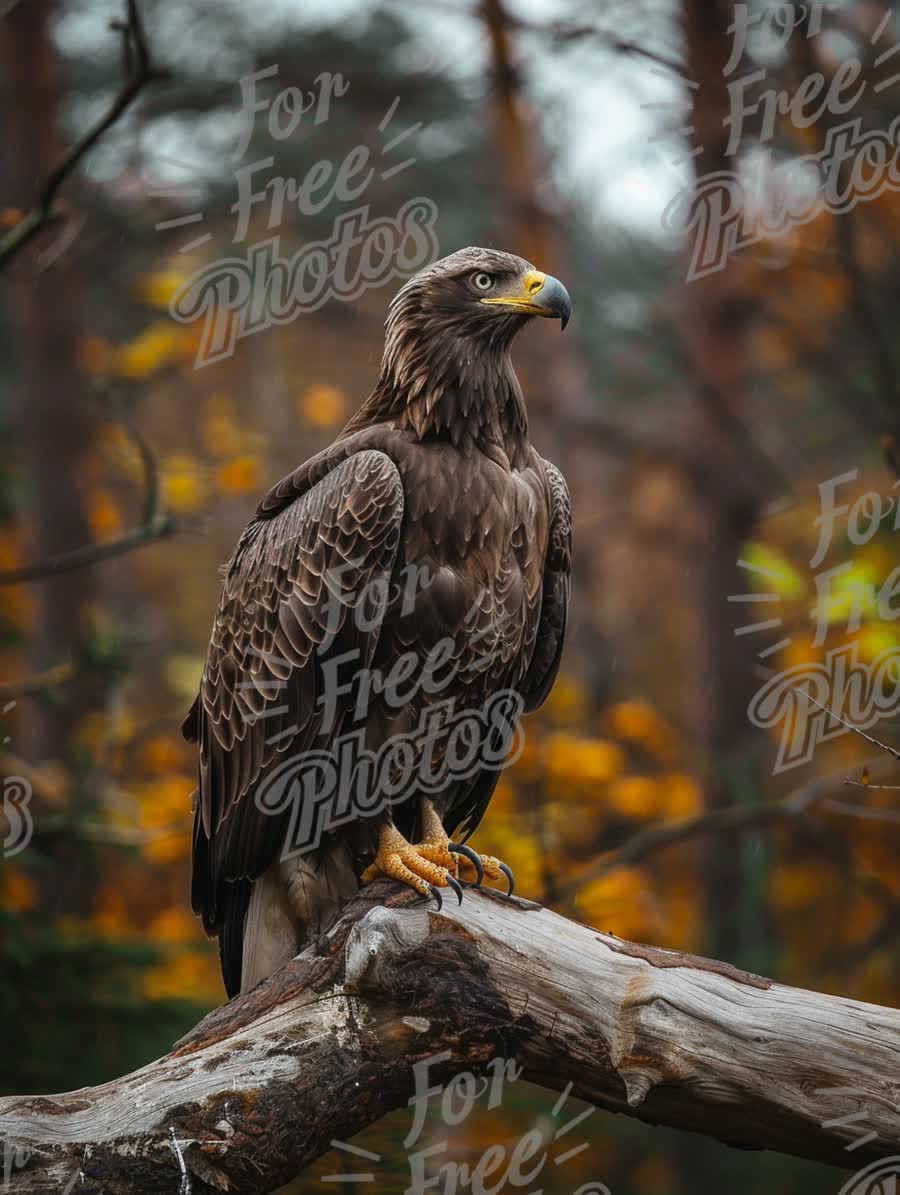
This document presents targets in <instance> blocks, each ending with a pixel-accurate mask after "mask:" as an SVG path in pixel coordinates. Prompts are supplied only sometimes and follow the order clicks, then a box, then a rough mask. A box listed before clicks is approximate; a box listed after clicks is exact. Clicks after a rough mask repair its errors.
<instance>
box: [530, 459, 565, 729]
mask: <svg viewBox="0 0 900 1195" xmlns="http://www.w3.org/2000/svg"><path fill="white" fill-rule="evenodd" d="M544 471H545V474H546V478H547V485H548V488H549V491H550V529H549V536H548V543H547V558H546V561H545V563H544V580H543V585H542V589H541V618H540V622H539V624H538V630H537V638H536V640H535V645H534V651H533V653H532V656H531V661H530V663H529V665H528V671H527V673H526V674H525V680H524V682H523V683H522V698H523V700H524V702H525V710H526V712H529V713H530V712H531V710H536V709H537V708H538V707H539V706H540V705H543V703H544V701H545V700H546V698H547V694H548V693H549V692H550V690H551V689H552V688H553V682H554V681H555V680H556V674H557V672H558V671H559V661H560V659H561V658H562V649H563V642H564V641H565V637H566V619H567V617H568V612H569V588H570V578H571V574H572V507H571V504H570V502H569V487H568V486H567V485H566V479H565V478H564V477H563V475H562V473H560V471H559V469H557V467H556V465H552V464H550V462H549V461H544Z"/></svg>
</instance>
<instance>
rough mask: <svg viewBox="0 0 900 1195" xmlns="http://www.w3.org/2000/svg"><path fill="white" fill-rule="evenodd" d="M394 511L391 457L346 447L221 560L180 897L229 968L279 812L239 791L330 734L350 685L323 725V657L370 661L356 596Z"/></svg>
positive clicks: (366, 620) (369, 641) (383, 551)
mask: <svg viewBox="0 0 900 1195" xmlns="http://www.w3.org/2000/svg"><path fill="white" fill-rule="evenodd" d="M402 519H403V488H402V484H401V481H400V475H399V473H398V471H397V467H396V465H395V464H394V463H393V461H392V460H391V459H390V458H389V457H388V456H386V455H385V454H384V453H382V452H377V451H371V450H370V451H364V452H358V453H356V454H355V455H353V456H351V457H349V459H347V460H345V461H344V462H343V463H342V464H339V465H337V466H336V467H335V468H334V469H333V470H332V471H331V472H330V473H328V474H327V475H326V476H325V477H324V479H322V480H321V481H319V482H318V483H317V484H316V485H314V486H312V488H311V489H309V490H308V491H307V492H306V493H305V494H303V495H302V496H300V497H296V498H294V499H293V500H292V499H291V497H290V493H289V491H288V492H287V493H286V494H285V495H284V496H283V499H282V500H281V501H280V502H279V503H278V504H277V505H275V507H274V509H273V508H272V507H271V505H267V503H266V502H264V503H263V505H262V506H261V507H260V511H259V512H258V514H257V516H256V518H255V519H254V520H253V521H252V522H251V523H250V524H249V525H248V527H247V529H246V530H245V532H244V534H243V535H242V537H241V540H240V542H239V544H238V547H237V549H236V551H235V554H234V556H233V557H232V559H231V562H230V564H229V566H228V569H227V573H226V577H225V583H224V586H223V590H222V595H221V598H220V601H219V606H218V610H217V613H216V618H215V622H214V625H213V632H212V638H211V641H210V645H209V651H208V654H207V659H206V666H205V668H204V670H203V676H202V679H201V682H200V693H199V695H198V698H197V700H196V702H195V703H194V707H193V708H192V710H191V713H190V714H189V715H188V718H187V720H186V722H185V728H184V730H185V735H186V737H188V738H192V739H196V740H197V741H198V742H199V744H200V791H199V802H198V807H197V811H196V815H195V821H194V859H193V878H192V889H191V899H192V904H193V906H194V910H195V912H198V913H202V915H203V923H204V926H205V928H206V930H207V932H210V933H213V932H218V933H219V937H220V943H221V946H222V954H223V970H224V969H226V964H227V966H228V967H238V968H239V966H240V957H241V953H240V951H241V945H240V943H241V936H242V932H243V917H244V913H245V911H246V906H247V901H248V899H249V892H250V887H251V883H252V881H253V880H254V879H256V878H257V877H259V876H260V875H261V874H262V873H263V872H264V871H265V870H266V868H267V867H268V866H269V864H270V863H271V862H272V861H273V859H274V858H275V857H276V855H277V854H278V852H279V851H280V849H281V844H282V841H283V838H284V834H285V831H286V820H287V816H288V815H287V814H282V815H277V814H269V813H263V812H261V811H260V810H259V809H257V808H256V806H255V803H254V799H253V792H252V790H253V788H254V786H255V785H257V783H258V782H259V781H260V779H261V778H262V779H264V778H265V776H266V774H267V773H268V772H269V771H271V770H272V769H273V767H274V766H277V765H278V764H280V763H282V762H283V761H284V759H285V758H286V756H285V753H286V752H288V751H290V752H291V755H292V756H299V755H300V754H302V753H303V752H304V751H305V750H307V749H309V747H310V745H311V744H312V743H313V742H316V746H317V748H322V747H326V746H327V742H326V739H328V738H332V737H334V735H335V734H337V733H339V731H340V719H341V717H342V716H344V715H346V712H347V707H349V706H350V705H352V702H353V700H354V695H353V694H352V693H350V694H349V695H348V696H347V697H345V698H343V699H342V700H343V708H342V707H340V701H339V703H338V704H339V708H338V710H337V717H336V718H334V719H333V721H332V723H331V724H330V725H326V726H324V727H323V724H322V723H323V710H324V703H322V702H318V703H317V697H318V696H319V695H320V694H321V693H322V689H323V685H322V671H321V666H322V663H323V659H325V658H327V657H328V656H331V657H333V656H334V655H337V654H342V653H345V652H355V653H357V654H356V655H355V656H354V657H353V661H354V671H356V670H361V669H365V668H367V667H368V666H369V665H370V664H371V660H372V655H373V653H374V650H375V647H376V644H377V642H378V635H379V633H380V619H379V618H378V617H375V616H373V614H372V612H371V611H369V610H367V611H366V612H365V616H364V617H360V616H359V615H360V614H361V613H362V611H357V604H358V603H359V601H360V598H361V597H363V598H364V599H365V600H367V601H368V600H370V599H371V593H372V586H371V585H370V582H371V581H372V580H373V579H374V578H377V577H383V578H384V579H385V580H387V579H388V578H389V577H390V574H391V570H392V568H393V564H394V560H395V558H396V555H397V549H398V545H399V543H400V531H401V523H402ZM367 595H368V596H367ZM355 611H357V612H355ZM381 614H382V615H383V611H381ZM323 732H324V733H323ZM317 738H318V741H316V740H317ZM226 956H227V957H226ZM227 978H228V977H227V976H226V982H227Z"/></svg>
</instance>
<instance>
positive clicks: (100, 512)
mask: <svg viewBox="0 0 900 1195" xmlns="http://www.w3.org/2000/svg"><path fill="white" fill-rule="evenodd" d="M87 519H88V525H89V526H90V529H91V535H92V536H93V537H94V539H95V540H97V541H102V540H105V539H109V538H111V537H112V536H113V535H116V534H117V533H118V532H119V531H121V530H122V513H121V511H120V510H119V506H118V503H117V502H116V500H115V499H114V498H113V496H112V494H111V493H110V492H109V490H93V491H92V492H91V493H90V494H89V495H88V500H87Z"/></svg>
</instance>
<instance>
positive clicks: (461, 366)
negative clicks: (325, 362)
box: [345, 248, 571, 460]
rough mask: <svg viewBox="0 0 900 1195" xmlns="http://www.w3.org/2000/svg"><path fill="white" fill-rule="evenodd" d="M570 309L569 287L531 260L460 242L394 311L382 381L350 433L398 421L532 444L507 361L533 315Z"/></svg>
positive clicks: (467, 436) (478, 439) (420, 432)
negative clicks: (374, 423)
mask: <svg viewBox="0 0 900 1195" xmlns="http://www.w3.org/2000/svg"><path fill="white" fill-rule="evenodd" d="M570 312H571V302H570V300H569V294H568V291H567V290H566V288H565V287H564V286H563V284H562V283H561V282H559V281H558V280H557V279H556V278H553V277H551V276H550V275H549V274H543V273H541V271H540V270H536V269H535V268H534V266H533V265H532V264H531V262H528V261H525V260H523V258H521V257H516V256H515V254H513V253H503V252H501V251H500V250H498V249H477V248H468V249H460V250H459V252H458V253H452V254H451V255H450V256H449V257H444V258H441V260H440V261H436V262H435V263H434V264H433V265H430V266H427V267H426V268H425V269H424V270H420V271H419V273H418V274H416V275H415V276H414V277H413V278H411V279H410V280H409V282H407V283H406V284H405V286H403V287H402V288H401V289H400V291H399V292H398V293H397V295H396V296H395V298H394V300H393V302H392V303H391V307H390V311H389V312H388V317H387V324H386V334H385V342H384V356H383V358H382V362H381V375H380V377H379V380H378V385H377V386H376V388H375V390H374V391H373V393H372V395H371V396H370V398H369V400H368V402H367V403H365V404H364V406H363V407H362V408H361V410H360V411H359V412H358V414H357V415H356V416H355V417H354V419H352V420H351V422H350V423H349V424H348V426H347V428H345V434H348V433H349V432H352V431H353V430H355V429H356V428H358V427H360V426H363V425H365V424H366V423H369V422H372V421H378V420H384V419H388V418H390V419H394V420H397V421H398V423H399V425H400V426H402V427H409V428H411V429H412V430H413V431H414V432H415V434H416V435H417V436H418V437H419V438H422V439H424V438H439V437H442V436H446V437H449V438H450V439H451V440H452V441H453V442H454V443H455V444H458V445H459V444H463V443H472V444H473V445H477V446H479V447H481V448H484V447H485V446H486V445H489V444H494V445H498V444H505V445H507V447H508V450H509V452H511V453H512V456H511V459H515V460H518V459H519V458H520V457H521V455H522V453H523V452H524V451H525V448H524V445H525V441H526V438H527V420H526V416H525V409H524V405H523V402H522V392H521V390H520V388H519V383H518V381H517V379H516V376H515V373H514V371H513V368H512V363H511V361H510V359H509V348H510V344H511V343H512V340H513V337H514V336H515V335H516V333H517V332H518V331H519V330H520V329H521V328H522V327H523V326H524V325H525V324H526V323H527V322H528V321H529V320H530V319H533V318H534V317H535V316H545V317H548V318H551V319H558V320H560V322H561V323H562V326H563V327H565V326H566V324H567V323H568V320H569V314H570Z"/></svg>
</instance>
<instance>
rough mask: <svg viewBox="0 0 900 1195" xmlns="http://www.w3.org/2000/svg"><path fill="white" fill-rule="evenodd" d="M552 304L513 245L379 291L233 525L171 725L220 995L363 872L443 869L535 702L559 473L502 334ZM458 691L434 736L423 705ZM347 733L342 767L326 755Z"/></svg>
mask: <svg viewBox="0 0 900 1195" xmlns="http://www.w3.org/2000/svg"><path fill="white" fill-rule="evenodd" d="M568 314H569V304H568V296H567V295H566V292H565V289H564V288H563V287H562V286H561V284H560V283H558V282H557V281H556V280H555V279H553V278H550V277H546V276H545V275H543V274H540V273H539V272H538V271H536V270H534V268H533V267H532V266H531V265H530V264H529V263H527V262H524V261H522V260H521V259H520V258H518V257H514V256H512V255H511V254H507V253H500V252H496V251H493V250H487V249H474V248H470V249H464V250H461V251H460V252H459V253H455V254H453V255H452V256H451V257H447V258H444V259H443V260H442V261H439V262H437V263H436V264H435V265H433V266H430V267H429V268H428V269H426V270H423V271H422V272H421V273H420V274H418V275H416V276H415V277H414V278H413V279H412V280H411V281H410V282H408V283H407V284H406V285H405V286H404V287H403V288H402V290H401V291H400V292H399V294H398V295H397V297H396V298H395V299H394V301H393V303H392V304H391V308H390V313H389V315H388V320H387V334H386V340H385V349H384V357H383V361H382V366H381V372H380V375H379V378H378V383H377V385H376V387H375V389H374V391H373V392H372V394H371V396H370V397H369V398H368V400H367V401H366V402H365V403H364V404H363V406H362V408H361V409H360V410H359V412H358V413H357V414H356V416H355V417H354V418H353V419H352V420H351V421H350V423H349V424H348V425H347V427H346V428H345V429H344V431H343V432H342V433H341V435H340V436H339V437H338V438H337V440H335V442H334V443H333V444H332V445H331V446H330V447H329V448H327V449H325V450H324V451H323V452H320V453H319V454H318V455H317V456H315V457H313V458H312V459H311V460H309V461H307V462H306V463H305V464H304V465H301V466H300V468H299V469H297V470H295V471H294V472H293V473H292V474H291V475H290V476H289V477H286V478H285V479H284V480H283V481H281V482H279V484H278V485H276V486H275V487H274V489H272V490H271V491H270V492H269V493H268V494H267V495H266V497H265V498H264V499H263V500H262V502H261V503H260V506H259V508H258V510H257V512H256V514H255V516H254V517H253V519H252V520H251V521H250V523H249V524H248V526H247V527H246V529H245V531H244V533H243V534H242V536H241V538H240V541H239V543H238V545H237V548H236V550H235V553H234V555H233V556H232V558H231V561H230V562H229V564H228V567H227V571H226V577H225V582H224V586H223V590H222V595H221V598H220V601H219V606H218V610H217V613H216V618H215V623H214V625H213V632H212V638H211V641H210V645H209V652H208V655H207V660H206V666H205V668H204V671H203V676H202V679H201V682H200V692H199V694H198V697H197V699H196V701H195V702H194V705H193V707H192V708H191V711H190V713H189V715H188V717H187V719H186V721H185V728H184V729H185V735H186V737H188V738H189V739H191V740H192V741H196V742H197V743H199V748H200V770H199V799H198V802H197V808H196V814H195V822H194V851H193V879H192V903H193V906H194V909H195V911H197V912H198V913H200V914H201V915H202V918H203V925H204V927H205V929H206V930H207V932H209V933H214V934H217V935H218V937H219V942H220V947H221V956H222V971H223V976H224V979H225V985H226V988H227V989H228V992H229V994H234V993H235V992H236V991H238V990H246V989H247V988H249V987H251V986H253V985H254V984H255V983H257V982H259V980H260V979H262V978H263V977H264V976H265V975H267V974H270V973H271V972H272V971H274V970H275V969H277V967H278V966H280V965H282V964H283V963H284V962H285V961H287V959H289V958H291V957H292V956H293V955H295V954H296V953H297V952H298V950H300V949H301V948H302V945H303V944H304V942H305V941H306V940H308V939H309V938H310V937H311V936H312V935H313V934H314V933H316V932H318V931H319V930H320V929H321V928H322V927H323V926H324V925H325V924H326V923H327V922H328V920H329V919H330V918H331V917H332V916H333V915H334V913H335V912H336V911H337V910H338V909H339V908H340V905H341V903H342V902H343V901H345V900H346V899H347V898H348V897H349V896H350V895H352V893H353V892H354V891H355V890H356V888H357V886H358V884H359V882H360V878H361V877H363V876H364V871H365V876H364V878H366V879H367V878H370V877H371V876H372V875H373V874H375V872H381V873H384V874H389V875H393V876H395V877H396V878H402V879H404V880H405V881H406V882H407V883H411V884H413V886H415V887H416V888H418V890H419V891H421V892H423V893H426V894H427V893H429V892H433V891H435V888H436V887H437V888H439V887H442V886H444V885H445V884H450V885H453V884H454V880H455V876H456V873H457V870H458V859H459V856H458V854H457V853H456V851H455V850H451V849H450V847H451V846H452V844H449V843H448V840H447V835H448V834H450V833H453V832H454V831H459V837H460V838H463V837H465V836H468V834H470V833H471V832H472V830H473V829H474V828H475V827H476V826H477V825H478V822H479V821H480V819H481V817H482V815H483V814H484V811H485V809H486V808H487V805H488V802H489V801H490V798H491V794H492V792H493V790H494V787H495V785H496V782H497V779H498V776H499V772H500V766H501V764H500V762H499V760H500V759H501V758H502V755H503V754H504V753H505V750H506V748H507V747H508V746H509V743H510V741H511V739H512V737H513V735H514V734H515V729H514V718H513V717H506V715H503V716H496V717H495V714H496V710H497V709H500V708H501V706H502V709H503V710H506V711H507V712H508V710H509V709H510V708H513V707H514V708H513V713H516V712H517V711H518V710H519V709H521V708H524V709H525V710H530V709H534V708H536V707H537V706H538V705H540V704H541V702H542V701H543V700H544V698H545V697H546V696H547V693H548V692H549V690H550V687H551V685H552V683H553V680H554V677H555V675H556V671H557V668H558V665H559V658H560V653H561V649H562V641H563V634H564V631H565V623H566V608H567V604H568V594H569V570H570V544H571V523H570V512H569V500H568V492H567V489H566V484H565V481H564V480H563V477H562V475H561V474H560V473H559V471H558V470H557V469H556V468H555V467H554V466H553V465H551V464H549V463H548V462H546V461H544V460H542V458H541V457H540V456H539V455H538V454H537V453H536V452H535V450H534V449H533V448H532V447H531V444H530V442H529V439H528V423H527V418H526V414H525V406H524V402H523V399H522V392H521V389H520V387H519V383H518V380H517V378H516V375H515V372H514V371H513V367H512V363H511V361H510V357H509V348H510V344H511V342H512V339H513V337H514V336H515V334H516V332H517V331H518V330H519V329H520V328H521V327H522V326H523V324H524V323H526V322H527V321H528V319H529V318H531V317H532V316H535V315H548V316H556V317H559V318H561V319H562V321H563V325H565V321H566V320H567V318H568ZM392 669H393V670H394V671H393V672H392ZM504 694H506V695H510V696H509V697H508V698H507V697H505V696H504V697H502V701H501V699H500V697H498V695H504ZM507 700H508V701H509V702H511V703H512V706H510V705H508V704H507V705H502V702H504V701H507ZM516 703H518V704H516ZM487 710H492V711H493V713H492V714H491V716H490V717H487V716H486V715H485V719H483V720H482V721H479V717H478V715H479V713H481V714H485V711H487ZM467 712H471V713H473V714H474V715H475V716H474V717H471V718H468V720H465V719H463V720H465V730H464V731H463V730H461V731H460V732H459V733H458V735H457V737H456V739H455V740H454V742H455V746H453V747H451V746H449V745H448V744H449V738H450V734H449V730H448V732H447V733H446V734H445V733H443V732H440V733H438V732H437V731H435V729H434V728H435V727H441V726H447V727H449V728H451V729H452V727H453V726H454V725H455V723H454V722H453V718H454V716H456V715H459V716H460V717H461V718H462V715H465V714H467ZM428 719H433V720H434V721H428ZM441 719H445V721H444V722H442V721H441ZM425 726H427V728H429V729H430V730H431V731H432V732H433V733H431V734H429V733H428V732H427V731H423V727H425ZM398 736H399V737H398ZM403 736H405V737H403ZM401 739H402V743H401ZM348 744H351V745H352V746H353V748H354V750H355V751H356V755H354V756H353V758H354V759H355V760H356V770H355V771H353V770H352V766H353V765H352V764H348V763H347V762H346V760H344V762H343V763H342V764H341V766H340V767H338V766H337V760H338V752H339V749H340V750H344V749H346V751H347V752H349V750H350V749H349V747H348ZM460 744H462V748H461V749H462V751H463V754H462V755H459V753H458V752H459V749H460ZM379 750H381V755H380V756H379V755H378V752H379ZM364 751H368V752H370V753H372V754H371V755H369V756H365V755H363V754H361V753H363V752H364ZM466 752H469V754H466ZM312 753H317V754H315V755H314V754H312ZM470 756H471V758H470ZM347 758H349V755H348V756H347ZM360 758H362V759H363V763H359V760H360ZM341 759H342V760H343V759H344V756H341ZM367 759H368V760H369V761H370V762H371V760H373V759H374V760H376V762H377V761H378V760H381V761H383V763H384V766H383V767H382V769H381V771H380V772H379V771H378V770H377V768H375V767H374V765H373V766H372V767H371V768H370V769H369V770H368V771H367V770H366V769H367V765H366V763H365V760H367ZM323 760H325V761H326V762H324V763H323V762H322V761H323ZM410 761H412V764H410ZM462 763H465V764H466V767H463V766H462ZM455 764H456V765H459V766H454V765H455ZM329 768H330V769H331V770H330V771H328V769H329ZM404 769H405V770H404ZM326 775H327V776H330V777H331V780H332V782H333V787H332V789H331V791H330V792H329V785H328V783H326V781H325V779H323V777H325V776H326ZM376 775H377V776H378V780H377V781H376V780H375V779H374V777H375V776H376ZM335 778H336V779H335ZM311 811H314V812H315V814H316V816H317V817H319V818H320V819H322V818H324V819H325V823H324V828H322V832H321V833H319V834H318V835H314V836H312V837H311V836H310V835H309V834H308V833H306V831H304V832H303V833H300V830H299V829H298V827H302V824H303V819H304V817H307V818H310V817H311V816H312V813H311ZM339 811H342V812H343V821H342V822H341V824H340V825H338V824H337V822H338V821H339V816H338V815H339ZM313 822H315V818H313ZM307 830H308V827H307ZM303 834H306V837H304V836H303ZM399 835H402V836H403V838H402V839H401V838H399ZM417 839H422V840H423V841H422V842H420V843H418V844H417V845H416V846H415V847H413V846H411V845H410V844H411V843H413V842H416V841H417ZM404 840H406V841H404ZM469 854H470V855H471V851H470V852H469ZM479 866H480V864H479ZM484 867H485V869H486V870H487V872H488V874H489V875H491V876H493V875H496V874H497V861H495V860H490V859H484Z"/></svg>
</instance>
